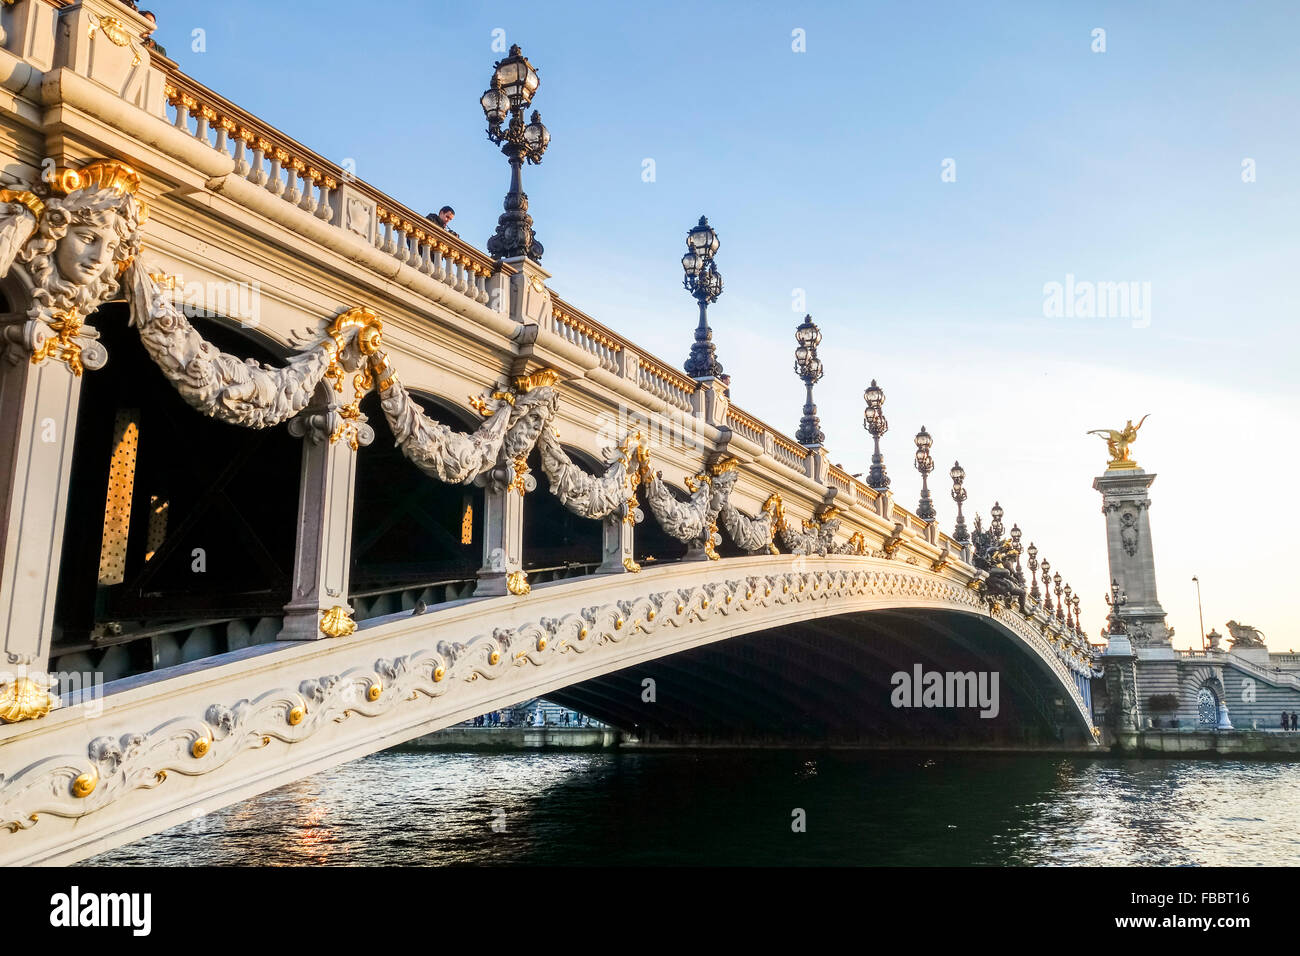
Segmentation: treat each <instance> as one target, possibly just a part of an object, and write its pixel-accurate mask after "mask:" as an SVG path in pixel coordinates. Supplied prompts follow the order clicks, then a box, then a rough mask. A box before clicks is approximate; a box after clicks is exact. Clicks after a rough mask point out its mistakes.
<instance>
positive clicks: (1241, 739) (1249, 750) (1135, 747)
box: [1113, 730, 1300, 758]
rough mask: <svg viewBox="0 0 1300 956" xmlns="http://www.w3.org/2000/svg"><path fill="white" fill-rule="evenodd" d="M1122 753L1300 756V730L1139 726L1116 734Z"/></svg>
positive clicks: (1188, 755)
mask: <svg viewBox="0 0 1300 956" xmlns="http://www.w3.org/2000/svg"><path fill="white" fill-rule="evenodd" d="M1113 743H1114V744H1115V745H1116V746H1117V747H1118V750H1117V751H1116V752H1117V753H1118V754H1119V755H1121V756H1125V757H1128V756H1133V757H1141V756H1147V755H1150V754H1176V755H1178V756H1180V757H1212V756H1219V755H1224V754H1226V755H1231V756H1234V757H1252V756H1258V757H1280V758H1300V733H1289V732H1284V731H1281V730H1276V731H1273V730H1138V731H1125V732H1120V733H1117V734H1115V735H1114V740H1113Z"/></svg>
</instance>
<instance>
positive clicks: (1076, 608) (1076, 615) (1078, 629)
mask: <svg viewBox="0 0 1300 956" xmlns="http://www.w3.org/2000/svg"><path fill="white" fill-rule="evenodd" d="M1073 603H1074V630H1075V633H1077V634H1078V635H1079V636H1080V637H1086V636H1087V635H1086V634H1084V633H1083V628H1082V627H1080V626H1079V595H1077V594H1076V595H1075V596H1074V599H1073Z"/></svg>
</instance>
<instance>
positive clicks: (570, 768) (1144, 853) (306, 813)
mask: <svg viewBox="0 0 1300 956" xmlns="http://www.w3.org/2000/svg"><path fill="white" fill-rule="evenodd" d="M799 811H802V814H800V813H799ZM800 818H802V820H803V824H804V829H803V832H796V830H797V826H798V821H799V819H800ZM88 862H90V863H94V864H101V865H136V864H159V865H189V866H198V865H249V864H262V865H297V866H303V865H325V866H330V865H405V866H410V865H438V864H511V865H520V864H560V865H563V864H614V865H618V864H684V865H694V864H738V865H809V864H812V865H886V866H894V865H956V866H966V865H1026V864H1029V865H1037V864H1089V865H1108V866H1130V865H1153V866H1175V865H1187V864H1213V865H1225V866H1250V865H1296V864H1300V764H1295V763H1280V762H1255V761H1226V760H1225V761H1208V760H1206V761H1192V760H1115V759H1107V758H1087V757H1060V756H1041V755H997V754H901V753H861V752H844V751H757V750H749V751H654V752H643V753H637V752H614V751H597V752H576V753H575V752H562V751H529V752H509V753H483V752H476V753H443V752H432V751H389V752H386V753H381V754H376V755H374V756H371V757H368V758H366V759H364V760H360V761H356V762H354V763H351V764H348V765H345V766H342V767H338V768H336V769H334V770H331V771H328V772H326V773H323V774H319V775H317V776H315V777H311V778H309V779H306V780H302V781H299V782H297V783H294V784H291V785H289V786H286V787H282V788H280V789H279V790H275V791H273V792H271V793H267V794H264V795H262V796H260V797H257V798H255V799H252V800H249V801H247V802H245V803H241V804H237V805H235V806H232V807H227V808H225V809H223V810H219V811H215V812H213V813H210V814H206V815H196V817H195V818H194V819H193V820H191V821H189V822H188V823H184V824H181V825H179V826H175V827H173V828H172V829H170V830H168V831H166V832H164V833H160V834H157V835H155V836H152V837H149V838H146V839H144V840H142V841H140V842H138V843H135V844H132V845H129V846H125V847H120V848H118V849H116V850H113V851H111V852H109V853H105V854H102V855H100V856H98V857H95V858H94V859H93V860H90V861H88Z"/></svg>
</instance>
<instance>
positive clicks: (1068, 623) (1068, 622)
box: [1062, 584, 1074, 630]
mask: <svg viewBox="0 0 1300 956" xmlns="http://www.w3.org/2000/svg"><path fill="white" fill-rule="evenodd" d="M1062 590H1064V591H1065V626H1066V627H1068V628H1070V629H1071V630H1073V628H1074V624H1073V622H1072V621H1071V618H1070V593H1071V592H1070V586H1069V585H1068V584H1067V585H1066V586H1065V587H1064V588H1063V589H1062Z"/></svg>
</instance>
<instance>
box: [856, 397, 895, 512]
mask: <svg viewBox="0 0 1300 956" xmlns="http://www.w3.org/2000/svg"><path fill="white" fill-rule="evenodd" d="M862 397H863V398H864V399H866V402H867V410H866V413H865V414H864V415H863V421H862V427H863V428H865V429H866V430H867V431H868V432H870V433H871V438H872V440H873V441H875V443H876V448H875V451H874V452H872V454H871V470H870V471H869V472H867V485H868V486H869V487H871V488H873V489H875V490H876V491H888V490H889V475H887V474H886V473H885V459H884V458H882V457H880V436H881V435H883V434H885V432H887V431H889V422H888V421H887V420H886V418H885V412H884V406H885V391H884V389H882V388H881V387H880V386H879V385H877V384H876V380H875V379H874V378H873V379H872V380H871V386H870V387H869V388H868V389H867V390H866V391H865V392H863V393H862Z"/></svg>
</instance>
